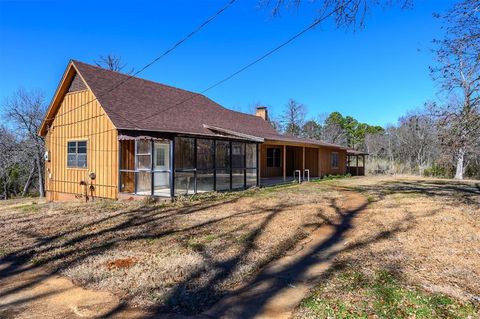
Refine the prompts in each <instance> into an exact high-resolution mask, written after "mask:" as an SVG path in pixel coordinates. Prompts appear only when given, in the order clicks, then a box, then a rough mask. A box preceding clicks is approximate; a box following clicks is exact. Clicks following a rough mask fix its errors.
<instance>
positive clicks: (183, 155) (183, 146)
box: [175, 137, 195, 170]
mask: <svg viewBox="0 0 480 319" xmlns="http://www.w3.org/2000/svg"><path fill="white" fill-rule="evenodd" d="M194 146H195V139H194V138H190V137H177V138H175V169H176V170H177V169H179V170H182V169H195V149H194Z"/></svg>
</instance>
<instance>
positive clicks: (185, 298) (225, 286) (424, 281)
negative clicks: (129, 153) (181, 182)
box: [0, 178, 480, 313]
mask: <svg viewBox="0 0 480 319" xmlns="http://www.w3.org/2000/svg"><path fill="white" fill-rule="evenodd" d="M342 189H345V190H356V191H358V192H361V193H362V194H364V196H366V197H367V199H368V201H369V205H368V207H367V209H366V210H364V211H363V212H362V213H361V214H360V215H358V218H355V219H354V221H353V224H352V227H351V228H350V229H349V230H348V231H347V232H346V235H345V238H346V242H345V245H344V248H343V249H342V250H341V251H340V252H339V253H338V254H337V255H336V257H335V260H334V267H332V269H330V271H329V272H328V273H327V274H326V275H325V277H324V278H323V279H322V280H323V282H328V281H329V280H331V278H333V275H335V274H338V273H341V272H342V271H343V269H347V268H353V269H356V270H359V271H361V272H364V273H365V274H367V276H370V277H371V276H373V274H374V273H375V272H376V271H388V272H389V273H395V274H398V276H399V278H401V280H402V282H404V283H405V284H407V285H415V286H417V287H420V288H421V289H424V290H425V291H429V292H442V293H445V294H448V295H450V296H452V297H455V298H458V299H460V300H472V299H475V298H479V296H480V267H479V266H478V265H480V257H479V256H480V235H479V234H480V225H479V223H480V184H478V183H475V182H462V183H459V182H453V181H446V180H433V179H417V178H352V179H342V180H332V181H322V182H313V183H305V184H302V185H291V186H283V187H277V188H268V189H261V190H252V191H246V192H241V193H233V194H226V195H208V196H207V197H206V198H198V199H195V200H182V201H180V202H178V203H176V204H172V205H161V204H155V203H146V202H115V201H96V202H94V203H87V204H85V203H79V202H78V203H68V204H66V203H44V202H40V201H37V202H35V203H32V200H31V199H29V200H24V201H22V200H20V201H18V200H16V201H11V202H7V203H0V233H1V234H2V236H0V258H2V255H3V256H4V257H3V258H15V259H16V260H18V261H20V262H21V263H28V264H31V265H42V266H44V267H46V268H47V269H50V270H52V271H60V272H61V273H63V274H65V275H67V276H69V277H71V278H72V279H73V280H74V281H75V282H76V283H79V284H82V285H85V286H88V287H93V288H99V289H106V290H110V291H113V292H115V293H117V294H118V295H120V296H122V298H123V299H124V300H125V301H127V302H128V303H129V304H130V305H133V306H138V307H142V308H154V309H157V310H166V309H168V310H173V311H181V312H184V313H198V312H199V311H201V310H203V309H206V308H207V307H209V306H210V305H212V304H213V303H214V302H215V301H217V300H218V299H219V298H220V297H221V296H223V295H224V294H225V293H227V292H229V291H231V290H233V289H235V288H236V287H238V286H239V285H241V284H242V283H245V282H246V281H247V280H248V279H249V278H251V277H252V276H253V275H254V274H255V273H257V272H258V270H259V269H260V268H262V267H263V266H264V265H265V264H267V263H268V262H269V261H271V260H272V259H275V258H278V257H279V256H281V255H282V254H284V253H285V251H286V250H288V249H289V248H291V247H293V246H294V245H295V244H296V243H298V242H299V241H300V240H302V239H304V238H305V237H307V236H308V235H309V234H310V233H311V232H312V231H314V230H315V229H317V228H318V227H321V225H322V224H323V223H325V222H332V223H335V222H337V221H338V220H339V219H341V216H339V214H338V208H339V207H338V206H341V205H342ZM479 299H480V298H479Z"/></svg>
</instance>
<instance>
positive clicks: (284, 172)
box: [282, 145, 287, 182]
mask: <svg viewBox="0 0 480 319" xmlns="http://www.w3.org/2000/svg"><path fill="white" fill-rule="evenodd" d="M282 155H283V163H282V167H283V181H284V182H285V181H286V180H287V145H283V154H282Z"/></svg>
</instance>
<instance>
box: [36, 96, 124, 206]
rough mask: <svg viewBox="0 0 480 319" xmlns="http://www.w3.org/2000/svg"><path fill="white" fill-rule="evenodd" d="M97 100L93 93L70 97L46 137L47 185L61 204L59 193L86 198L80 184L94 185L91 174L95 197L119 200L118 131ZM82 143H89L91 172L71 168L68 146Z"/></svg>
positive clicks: (61, 107) (51, 196)
mask: <svg viewBox="0 0 480 319" xmlns="http://www.w3.org/2000/svg"><path fill="white" fill-rule="evenodd" d="M93 99H94V96H93V94H92V93H91V91H89V90H83V91H75V92H71V93H67V94H66V95H65V97H64V99H63V101H62V103H61V105H60V107H59V109H58V112H57V115H56V116H55V119H54V120H53V122H52V125H51V129H50V130H49V131H48V133H47V135H46V145H47V148H48V151H49V152H50V161H48V162H46V168H47V170H46V179H45V181H46V189H47V192H48V194H49V199H51V200H58V199H59V193H68V194H76V195H81V194H84V193H85V186H81V185H80V181H82V180H83V181H86V182H88V183H90V178H89V174H90V173H95V174H96V179H95V180H94V181H93V185H94V186H95V191H94V193H93V195H94V196H95V197H103V198H116V197H117V193H118V189H117V188H118V143H117V131H116V129H115V127H114V126H113V124H112V123H111V121H110V119H109V118H108V117H107V115H106V113H105V111H104V110H103V109H102V108H101V106H100V104H99V103H98V101H97V100H95V101H92V100H93ZM90 101H91V102H90ZM84 104H85V105H84ZM82 140H86V141H87V168H86V169H82V168H67V142H68V141H82ZM88 193H89V195H90V191H88Z"/></svg>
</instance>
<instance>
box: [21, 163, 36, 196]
mask: <svg viewBox="0 0 480 319" xmlns="http://www.w3.org/2000/svg"><path fill="white" fill-rule="evenodd" d="M35 162H36V161H34V162H33V165H32V169H31V170H30V174H29V175H28V179H27V182H26V183H25V186H24V187H23V191H22V197H25V195H26V194H27V192H28V189H29V188H30V185H31V184H32V180H33V175H34V174H35V166H36V163H35Z"/></svg>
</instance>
